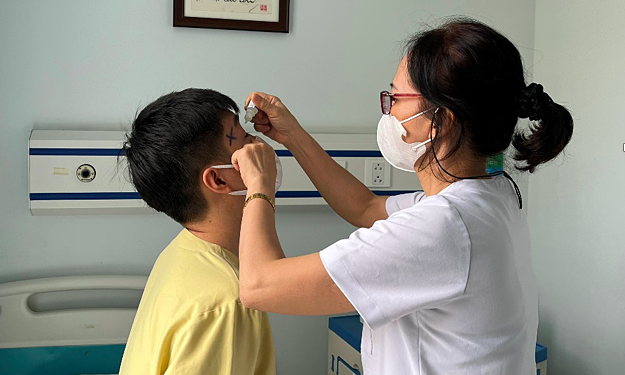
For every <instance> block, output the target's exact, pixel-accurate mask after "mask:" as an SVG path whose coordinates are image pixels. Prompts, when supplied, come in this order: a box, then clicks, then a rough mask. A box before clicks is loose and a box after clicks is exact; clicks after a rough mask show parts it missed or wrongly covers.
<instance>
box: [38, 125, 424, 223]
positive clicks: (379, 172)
mask: <svg viewBox="0 0 625 375" xmlns="http://www.w3.org/2000/svg"><path fill="white" fill-rule="evenodd" d="M313 137H314V138H315V139H316V140H317V142H319V144H320V145H321V146H322V147H323V148H324V149H325V150H326V152H328V154H329V155H330V156H332V157H333V158H334V160H336V161H337V162H338V163H339V164H340V165H342V166H343V167H344V168H346V169H347V170H348V171H349V172H350V173H351V174H352V175H354V176H355V177H356V178H358V179H359V180H360V181H362V182H363V183H365V185H367V186H368V187H369V188H370V189H371V190H372V191H373V192H374V193H376V194H378V195H396V194H401V193H405V192H409V191H415V190H419V189H421V186H420V185H419V182H418V179H417V177H416V175H415V174H414V173H408V172H403V171H400V170H397V169H394V168H392V167H391V166H390V165H389V164H388V163H386V162H385V161H384V158H383V157H382V154H381V153H380V151H379V150H378V146H377V142H376V136H375V134H316V135H313ZM123 141H124V132H123V131H67V130H33V131H32V133H31V137H30V142H29V187H30V210H31V212H32V214H33V215H72V214H107V213H108V214H134V213H149V212H154V211H153V210H152V209H150V208H149V207H147V205H146V204H145V202H144V201H143V200H142V199H141V197H140V196H139V194H138V193H137V192H136V190H135V189H134V187H133V186H132V184H131V183H130V182H129V181H130V179H129V177H128V170H127V166H126V159H125V156H124V155H123V152H121V147H122V143H123ZM268 142H269V143H270V144H271V145H272V146H273V147H274V148H275V149H276V153H277V154H278V156H279V157H280V161H281V162H282V166H283V171H284V178H283V182H282V187H281V188H280V191H278V193H277V195H276V198H277V199H276V203H277V204H278V205H318V204H325V201H324V200H323V199H322V198H321V196H320V194H319V192H318V191H317V190H316V189H315V187H314V185H313V184H312V183H311V182H310V180H309V179H308V177H307V176H306V174H305V173H304V171H303V170H302V169H301V168H300V166H299V164H297V161H296V160H295V158H294V157H293V155H292V154H291V153H290V152H289V151H288V150H286V149H285V148H284V147H283V146H282V145H279V144H276V143H274V142H271V141H270V140H268Z"/></svg>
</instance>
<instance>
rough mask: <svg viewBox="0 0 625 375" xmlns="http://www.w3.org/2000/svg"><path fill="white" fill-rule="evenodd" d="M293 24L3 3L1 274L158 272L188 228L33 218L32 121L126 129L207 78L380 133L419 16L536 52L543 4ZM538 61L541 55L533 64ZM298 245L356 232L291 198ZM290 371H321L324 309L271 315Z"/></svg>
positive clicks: (165, 10)
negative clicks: (240, 24)
mask: <svg viewBox="0 0 625 375" xmlns="http://www.w3.org/2000/svg"><path fill="white" fill-rule="evenodd" d="M291 3H292V13H291V22H292V28H291V33H289V34H274V33H258V32H245V31H225V30H211V29H190V28H173V27H172V26H171V24H172V1H171V0H160V1H154V0H133V1H122V0H109V1H94V0H83V1H70V0H58V1H46V0H33V1H27V2H24V1H2V2H0V126H1V129H2V134H1V135H0V181H1V182H0V189H1V191H0V208H1V209H0V228H1V229H0V282H7V281H13V280H19V279H26V278H35V277H45V276H58V275H76V274H96V273H97V274H102V273H106V274H142V275H146V274H148V272H149V270H150V269H151V266H152V264H153V262H154V260H155V258H156V257H157V255H158V253H159V252H160V251H161V250H162V249H163V247H164V246H165V245H166V244H167V243H168V242H169V241H170V240H171V238H173V237H174V235H175V234H176V233H177V231H178V230H179V227H178V226H177V225H176V224H175V223H173V222H172V221H171V220H169V219H167V218H166V217H163V216H159V215H146V216H114V217H113V216H101V217H98V216H93V217H78V216H75V217H71V216H70V217H33V216H31V215H30V213H29V211H28V183H27V140H28V135H29V132H30V130H31V129H33V128H37V129H60V128H62V129H77V130H81V129H87V130H88V129H103V130H111V129H120V128H126V127H127V126H128V125H129V123H130V121H131V120H132V117H133V115H134V113H135V111H136V110H137V109H138V108H140V107H142V106H143V105H145V104H147V103H149V102H150V101H152V100H154V99H156V98H157V97H158V96H160V95H161V94H163V93H167V92H170V91H173V90H178V89H183V88H186V87H189V86H195V87H210V88H214V89H217V90H220V91H222V92H224V93H225V94H228V95H230V96H232V97H233V98H235V99H236V100H238V101H239V102H242V101H243V100H244V98H245V96H246V95H247V94H248V93H249V92H250V91H252V90H263V91H267V92H271V93H274V94H277V95H279V96H280V97H281V98H283V99H284V101H285V102H286V104H287V105H288V106H289V107H290V108H291V110H292V111H293V112H294V113H295V114H296V115H297V116H298V117H299V119H300V120H301V122H302V124H303V125H304V126H305V127H306V128H307V129H308V130H309V131H317V132H319V131H324V130H332V131H340V130H341V129H346V130H349V131H356V130H362V131H366V132H371V133H373V132H374V131H375V126H376V125H377V122H378V119H379V117H380V112H379V102H378V93H379V91H381V90H384V89H387V88H388V84H389V83H390V81H391V80H392V78H393V76H394V74H395V69H396V65H397V63H398V61H399V60H400V58H401V54H400V51H401V49H400V47H401V43H400V42H401V41H402V40H403V39H404V38H405V37H406V36H407V35H408V34H410V33H411V32H413V31H416V30H417V29H418V28H419V26H420V22H422V21H427V22H430V23H433V24H436V22H437V20H438V19H439V18H440V17H443V16H448V15H458V14H465V15H469V16H473V17H476V18H478V19H481V20H483V21H485V22H487V23H489V24H491V25H493V26H495V27H496V28H498V29H500V30H501V31H503V32H504V33H506V34H507V35H508V36H509V37H510V38H511V39H512V40H513V41H514V42H515V43H517V45H518V46H519V48H520V50H521V52H522V54H523V55H524V57H525V60H526V61H529V62H531V61H533V51H532V48H533V43H534V0H530V1H522V2H520V1H513V0H506V1H501V0H481V1H475V0H473V1H468V0H467V1H446V2H433V1H426V0H421V1H415V0H396V1H393V2H390V1H389V2H380V1H373V0H360V1H351V2H347V1H344V2H336V1H331V0H318V1H297V0H292V1H291ZM528 69H530V70H531V65H529V66H528ZM277 223H278V228H279V235H280V238H281V240H282V242H283V245H284V248H285V250H286V252H287V254H288V255H300V254H305V253H309V252H312V251H318V250H321V249H322V248H323V247H325V246H327V245H329V244H330V243H332V242H334V241H336V240H338V239H340V238H343V237H345V236H347V235H348V234H349V233H350V232H351V230H352V228H351V227H350V226H349V225H347V224H345V223H343V222H341V220H340V219H339V218H338V217H337V216H336V215H334V214H333V213H332V212H331V211H329V209H327V208H315V209H307V210H302V209H292V208H284V209H283V208H281V209H280V210H279V212H278V220H277ZM272 322H273V328H274V333H275V341H276V351H277V355H278V371H279V373H281V374H292V373H299V374H322V373H324V372H325V366H326V360H325V355H326V351H327V345H326V340H327V333H326V329H327V328H326V327H327V318H326V317H317V318H311V317H285V316H272Z"/></svg>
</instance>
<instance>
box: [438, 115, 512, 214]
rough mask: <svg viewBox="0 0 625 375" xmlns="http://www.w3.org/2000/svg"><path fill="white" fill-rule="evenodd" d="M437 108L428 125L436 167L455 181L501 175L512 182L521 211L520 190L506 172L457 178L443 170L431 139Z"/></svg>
mask: <svg viewBox="0 0 625 375" xmlns="http://www.w3.org/2000/svg"><path fill="white" fill-rule="evenodd" d="M439 108H440V107H436V111H434V115H433V116H432V122H431V124H430V139H431V141H432V154H433V155H434V160H436V164H438V167H439V168H440V169H441V170H442V171H443V172H445V173H446V174H447V175H449V176H451V177H453V178H455V179H456V180H474V179H478V178H484V177H495V176H502V175H503V176H504V177H506V178H507V179H508V180H510V182H512V185H513V186H514V191H515V192H516V196H517V199H518V201H519V209H523V197H522V196H521V190H520V189H519V186H518V185H517V184H516V182H515V181H514V180H513V179H512V177H510V175H509V174H508V173H507V172H506V171H504V170H501V171H497V172H493V173H487V174H484V175H479V176H468V177H458V176H454V175H453V174H451V173H449V172H448V171H447V170H446V169H445V168H443V166H442V165H441V162H440V161H439V160H438V157H437V156H436V148H435V147H434V138H433V137H432V133H433V131H434V117H435V116H436V113H438V109H439Z"/></svg>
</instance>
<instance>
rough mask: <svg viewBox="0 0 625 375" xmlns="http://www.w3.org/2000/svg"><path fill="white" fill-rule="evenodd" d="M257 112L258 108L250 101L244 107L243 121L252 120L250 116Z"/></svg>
mask: <svg viewBox="0 0 625 375" xmlns="http://www.w3.org/2000/svg"><path fill="white" fill-rule="evenodd" d="M257 113H258V108H256V105H254V102H253V101H250V104H248V106H247V108H246V109H245V123H246V124H247V123H248V122H250V121H252V117H254V116H255V115H256V114H257Z"/></svg>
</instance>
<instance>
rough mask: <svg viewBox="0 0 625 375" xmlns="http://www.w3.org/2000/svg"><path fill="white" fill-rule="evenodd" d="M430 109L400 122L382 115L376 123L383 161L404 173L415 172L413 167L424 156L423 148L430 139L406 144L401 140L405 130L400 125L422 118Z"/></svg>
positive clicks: (390, 116) (389, 115) (391, 116)
mask: <svg viewBox="0 0 625 375" xmlns="http://www.w3.org/2000/svg"><path fill="white" fill-rule="evenodd" d="M432 109H434V108H430V109H426V110H425V111H423V112H419V113H417V114H416V115H414V116H412V117H408V118H407V119H405V120H404V121H401V122H400V121H399V120H397V118H396V117H395V116H393V115H391V114H388V115H382V118H381V119H380V122H379V123H378V137H377V138H378V147H380V152H382V156H384V159H386V161H388V162H389V163H390V164H391V165H392V166H393V167H395V168H397V169H401V170H402V171H406V172H415V170H414V165H415V164H416V163H417V160H419V158H420V157H422V156H423V155H424V154H425V146H426V145H427V144H428V142H430V141H431V140H432V138H430V139H428V140H427V141H424V142H416V143H406V142H404V140H403V139H402V135H403V136H405V135H406V129H404V127H403V126H402V125H401V124H403V123H404V122H406V121H410V120H412V119H414V118H417V117H419V116H422V115H423V114H424V113H426V112H428V111H431V110H432ZM437 110H438V108H437Z"/></svg>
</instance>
